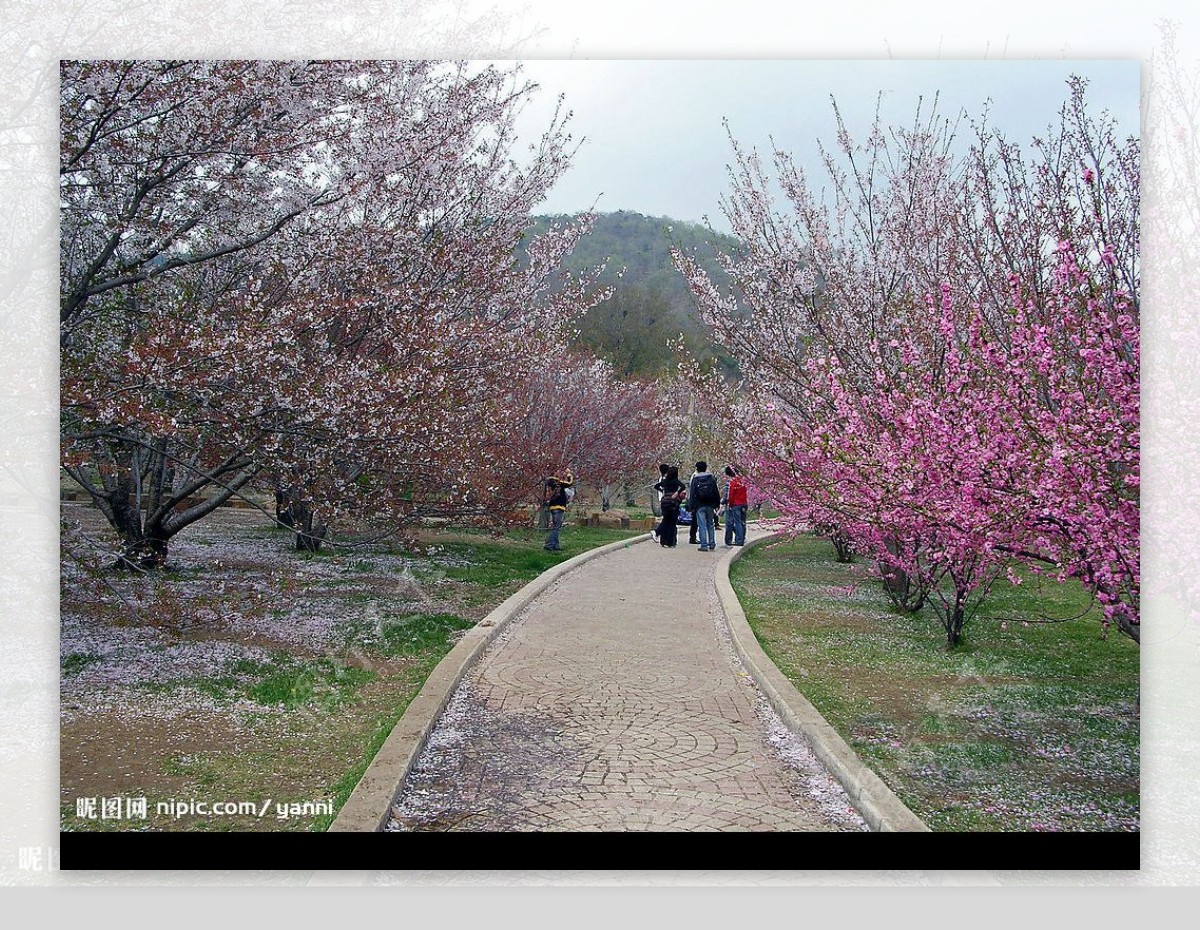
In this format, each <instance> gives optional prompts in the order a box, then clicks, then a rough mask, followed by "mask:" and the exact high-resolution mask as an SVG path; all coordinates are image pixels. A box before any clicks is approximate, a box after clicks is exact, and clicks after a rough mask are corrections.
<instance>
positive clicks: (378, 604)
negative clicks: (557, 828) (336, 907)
mask: <svg viewBox="0 0 1200 930" xmlns="http://www.w3.org/2000/svg"><path fill="white" fill-rule="evenodd" d="M105 534H106V529H105V525H104V523H103V519H102V518H101V517H100V516H99V515H98V513H97V512H96V511H94V510H92V509H91V508H89V507H85V506H82V505H77V504H67V505H64V531H63V541H64V558H63V563H62V593H61V611H60V612H61V617H62V634H61V673H60V674H61V679H60V681H61V684H60V696H61V736H60V756H61V763H60V771H61V815H62V816H61V825H62V829H64V830H139V829H141V830H323V829H326V828H327V827H328V826H329V824H330V823H331V822H332V820H333V817H334V816H335V815H336V812H337V811H338V809H340V807H341V805H342V804H343V803H344V802H345V800H346V798H347V797H349V795H350V792H351V791H352V790H353V788H354V786H355V784H356V783H357V782H358V779H359V778H360V777H361V775H362V773H363V771H364V770H365V769H366V766H367V764H368V763H369V762H370V760H371V759H372V758H373V757H374V755H375V753H376V752H377V751H378V749H379V747H380V746H381V745H382V744H383V741H384V740H385V739H386V737H387V735H388V733H390V732H391V730H392V728H393V727H394V726H395V724H396V721H397V720H399V719H400V717H401V715H402V714H403V713H404V709H405V708H406V707H407V706H408V704H409V702H410V701H411V700H412V699H413V697H414V696H415V695H416V694H417V692H418V691H419V690H420V688H421V686H422V685H423V684H424V682H425V679H426V678H427V677H428V676H429V673H430V672H431V671H432V670H433V668H434V667H435V666H436V665H437V663H438V662H439V661H441V659H442V657H443V656H445V654H446V653H447V652H449V651H450V649H451V648H452V647H453V645H454V643H455V642H457V641H458V639H459V637H461V635H462V634H463V632H464V631H465V630H467V629H469V628H470V627H471V626H473V625H474V624H475V623H477V622H478V621H479V620H480V619H482V618H483V617H484V616H486V614H487V613H488V612H489V611H490V610H491V609H492V608H493V607H495V606H496V605H497V604H499V603H500V602H501V601H503V600H504V599H505V598H507V597H508V595H509V594H511V593H512V592H513V591H515V590H516V589H517V588H519V587H520V586H521V585H523V584H525V583H526V582H527V581H529V580H530V579H532V578H534V577H536V576H537V575H538V574H539V573H541V572H542V571H544V570H545V569H547V568H549V567H551V566H552V565H555V564H557V563H558V562H561V561H563V560H565V559H567V558H570V557H571V556H573V555H577V554H579V553H581V552H583V551H585V550H587V549H590V548H594V547H595V546H598V545H602V544H604V543H607V542H612V541H615V540H619V539H624V538H629V537H632V536H636V535H639V534H638V532H633V531H622V530H609V529H600V528H593V527H576V526H572V525H570V524H569V523H568V525H567V526H566V527H565V528H564V529H563V533H562V545H563V551H561V552H547V551H545V550H544V549H543V548H542V544H543V543H544V541H545V534H544V533H541V532H538V531H536V530H532V529H518V530H513V531H511V532H509V533H506V534H505V535H504V536H503V537H493V536H490V535H488V534H486V533H474V532H455V531H447V530H437V531H424V532H422V534H421V538H420V540H419V543H418V544H417V545H416V546H412V547H408V548H401V547H399V546H397V545H395V544H389V543H376V544H372V545H369V546H364V547H361V548H355V549H349V550H347V549H341V550H339V549H329V550H328V551H326V552H322V553H320V554H317V555H303V554H299V553H296V552H295V551H294V550H293V548H292V536H291V535H290V533H288V532H287V531H284V530H279V529H276V528H274V527H272V526H271V525H270V524H269V522H267V521H266V520H265V518H264V517H263V515H261V514H259V513H256V512H254V511H252V510H250V511H235V510H224V509H222V510H221V511H218V512H217V513H216V514H214V515H213V516H212V517H210V518H207V519H206V520H204V521H201V522H200V523H198V524H196V525H194V526H192V527H189V528H188V529H187V530H184V531H183V532H182V533H181V534H180V535H179V537H178V538H177V539H176V540H175V541H174V542H173V543H172V547H171V551H170V558H169V565H168V570H166V571H163V572H160V573H158V574H156V575H152V576H146V577H139V576H131V575H125V574H115V575H114V574H110V573H104V572H97V571H93V570H89V569H88V568H87V566H86V563H87V561H88V560H89V557H88V555H87V553H88V550H89V546H90V545H91V544H93V543H95V542H98V541H102V540H104V539H105ZM142 798H144V799H145V804H146V814H145V816H144V817H143V816H140V815H135V816H133V817H131V816H129V811H128V805H129V803H130V800H131V799H132V800H133V801H134V802H135V803H136V802H140V799H142ZM114 801H115V802H119V804H120V808H119V809H118V807H117V806H116V804H115V803H114ZM178 801H183V802H191V801H195V802H198V803H197V805H190V804H186V803H185V804H183V805H180V804H177V803H176V804H172V803H171V802H178ZM93 802H94V807H93V806H92V803H93ZM106 802H107V804H106ZM217 802H220V803H222V804H224V803H228V802H234V803H235V804H248V803H253V804H254V806H255V810H254V811H253V812H251V811H249V810H248V809H247V810H244V811H238V812H236V813H229V812H222V813H215V812H213V811H212V810H211V805H213V804H214V803H217ZM318 803H320V804H323V805H326V807H327V808H328V809H325V808H323V807H318V806H317V805H318ZM199 804H207V805H209V806H210V807H209V810H208V811H207V812H206V811H204V810H202V809H200V807H199ZM306 804H307V805H308V806H307V807H305V806H304V805H306ZM160 805H161V806H160ZM279 805H282V807H280V806H279ZM227 810H228V809H227ZM105 814H107V816H105Z"/></svg>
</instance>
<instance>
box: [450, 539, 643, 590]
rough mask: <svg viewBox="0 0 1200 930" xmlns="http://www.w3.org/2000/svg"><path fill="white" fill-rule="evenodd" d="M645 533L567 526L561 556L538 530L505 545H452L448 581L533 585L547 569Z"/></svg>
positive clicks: (481, 542)
mask: <svg viewBox="0 0 1200 930" xmlns="http://www.w3.org/2000/svg"><path fill="white" fill-rule="evenodd" d="M642 532H643V531H639V530H613V529H603V528H601V527H594V526H571V525H569V524H568V525H567V526H565V527H563V529H562V532H561V534H560V536H559V543H560V545H561V546H562V551H560V552H549V551H547V550H546V549H544V548H542V547H543V546H544V544H545V541H546V533H545V531H540V530H535V529H517V530H513V531H511V532H510V533H509V534H508V535H507V536H506V537H504V539H503V541H490V540H482V539H481V540H479V541H474V540H471V541H462V542H451V543H447V544H445V545H444V547H443V548H444V550H445V552H446V553H447V554H448V555H450V556H451V558H452V561H451V563H450V564H449V565H447V567H446V569H445V572H446V576H447V577H448V578H452V579H455V580H457V581H465V582H468V583H469V584H472V585H480V586H482V587H484V588H496V587H499V586H501V585H509V584H511V583H512V582H514V581H522V582H524V581H532V580H533V579H534V578H536V577H537V576H538V575H540V574H541V573H542V572H544V571H546V569H548V568H553V567H554V566H555V565H557V564H559V563H560V562H565V561H566V560H567V559H569V558H572V557H573V556H576V555H579V554H581V553H583V552H586V551H588V550H589V549H595V548H596V547H597V546H602V545H605V544H606V543H611V542H617V541H618V540H621V539H632V538H635V537H637V536H640V535H642ZM460 563H461V564H460Z"/></svg>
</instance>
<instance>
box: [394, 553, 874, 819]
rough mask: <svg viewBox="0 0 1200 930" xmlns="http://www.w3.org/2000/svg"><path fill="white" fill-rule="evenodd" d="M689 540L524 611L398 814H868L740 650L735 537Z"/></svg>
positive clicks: (624, 557) (605, 568) (476, 677)
mask: <svg viewBox="0 0 1200 930" xmlns="http://www.w3.org/2000/svg"><path fill="white" fill-rule="evenodd" d="M568 532H569V530H568ZM683 539H684V542H683V543H681V544H680V546H679V547H678V548H676V549H674V550H669V549H663V548H661V547H659V546H657V545H654V544H652V543H641V544H638V545H633V546H630V547H628V548H625V549H620V550H618V551H616V552H614V553H611V554H608V555H605V556H602V557H600V558H597V559H594V560H592V561H590V562H588V563H587V564H585V565H583V566H581V567H580V568H578V569H576V570H574V571H572V572H570V573H569V574H567V575H566V576H564V577H563V578H562V579H561V580H560V581H559V582H558V583H557V584H555V585H554V586H553V587H551V588H550V589H548V590H547V591H545V592H544V593H543V594H542V595H541V596H539V597H538V598H537V599H536V600H535V601H534V602H533V603H532V604H531V605H530V606H529V607H528V608H527V609H526V610H525V612H524V613H523V614H522V615H521V616H519V617H517V618H515V619H514V620H513V622H512V623H511V624H510V626H509V627H508V628H507V629H506V630H505V631H504V632H503V633H502V634H501V636H500V637H499V638H498V639H497V640H496V641H495V642H494V643H492V645H491V646H490V647H489V648H488V649H487V651H486V652H485V653H484V655H483V656H482V657H481V659H480V661H479V662H478V663H477V664H476V666H475V667H474V668H473V669H471V670H470V671H469V672H468V674H467V676H466V677H465V678H464V679H463V682H462V684H461V685H460V686H459V688H458V690H457V691H456V693H455V695H454V697H453V698H452V700H451V702H450V704H449V706H448V707H447V709H446V712H445V714H444V715H443V717H442V719H441V720H440V721H439V722H438V724H437V725H436V727H435V728H434V731H433V732H432V734H431V736H430V739H429V742H428V744H427V746H426V748H425V751H424V752H423V753H422V755H421V757H420V758H419V760H418V762H417V764H416V766H415V768H414V770H413V772H412V773H411V774H410V776H409V778H408V780H407V782H406V783H405V787H404V790H403V791H402V792H401V794H400V796H399V798H398V800H397V802H396V804H395V806H394V807H393V811H392V817H391V820H390V822H389V823H388V825H387V829H388V830H864V829H866V827H865V825H864V823H863V821H862V819H861V818H860V817H859V815H858V814H857V813H856V812H855V811H853V809H852V808H851V807H850V803H849V800H848V799H847V797H846V795H845V793H844V792H843V790H842V788H841V786H840V785H839V784H838V783H837V782H836V781H835V780H834V779H833V778H832V777H831V776H830V775H829V774H828V773H827V772H825V770H824V769H823V768H822V767H821V765H820V763H819V762H818V761H817V760H816V759H815V758H814V757H813V755H812V754H811V752H810V751H809V750H808V748H807V745H806V744H805V743H804V742H803V740H802V739H800V738H799V737H796V736H794V735H793V734H791V733H790V732H789V731H787V730H786V729H785V728H784V727H783V725H782V724H781V723H780V721H779V719H778V717H777V716H776V715H775V714H774V712H773V711H772V710H771V709H770V708H769V706H768V705H767V704H766V702H765V700H764V699H763V698H762V696H761V694H760V693H759V691H758V690H757V688H756V686H755V685H754V683H753V681H752V680H751V679H750V677H749V675H748V674H747V673H746V672H745V670H744V669H743V668H742V666H741V664H740V662H739V661H738V659H737V658H736V656H735V655H734V653H733V650H732V646H731V644H730V642H729V637H728V633H727V631H726V629H725V620H724V617H723V614H722V612H721V610H720V607H719V604H718V601H717V596H716V589H715V586H714V583H713V576H714V565H715V563H716V562H717V561H718V560H719V559H720V558H721V554H722V553H723V552H726V551H728V550H724V549H721V548H720V547H718V549H717V551H716V552H712V553H700V552H698V551H697V549H696V547H695V546H688V545H686V536H685V537H683Z"/></svg>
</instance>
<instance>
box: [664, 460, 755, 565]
mask: <svg viewBox="0 0 1200 930" xmlns="http://www.w3.org/2000/svg"><path fill="white" fill-rule="evenodd" d="M658 471H659V475H660V476H661V478H660V480H659V482H658V483H657V484H656V485H654V490H655V491H657V492H658V494H659V504H660V506H661V508H662V522H661V523H659V525H658V526H656V527H655V528H654V530H653V531H652V533H651V535H652V536H653V537H654V539H656V540H657V541H658V544H659V545H660V546H665V547H666V548H668V549H673V548H674V547H675V545H676V542H677V540H678V535H679V517H680V511H681V510H682V509H684V508H686V509H687V511H688V512H689V513H690V514H691V519H692V531H691V533H690V534H689V535H690V538H689V540H688V541H689V543H693V544H695V543H698V544H699V546H700V551H701V552H713V551H714V550H715V549H716V548H717V539H716V524H717V511H718V509H719V508H721V509H723V510H724V514H725V545H726V546H742V545H745V543H746V481H745V479H744V478H742V476H741V475H740V474H738V471H737V469H736V468H734V467H733V466H732V465H726V466H725V477H726V479H727V480H726V482H725V486H724V488H722V487H721V486H720V484H718V482H717V478H716V476H715V475H714V474H712V473H711V472H710V471H709V470H708V463H707V462H697V463H696V471H695V472H694V473H693V474H692V477H691V478H690V479H689V480H688V483H687V484H684V483H683V482H682V481H681V480H680V479H679V467H678V466H677V465H666V464H663V465H659V466H658Z"/></svg>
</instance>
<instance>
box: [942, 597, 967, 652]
mask: <svg viewBox="0 0 1200 930" xmlns="http://www.w3.org/2000/svg"><path fill="white" fill-rule="evenodd" d="M966 621H967V617H966V607H965V605H964V604H963V596H962V594H961V592H955V595H954V606H953V607H952V608H951V609H950V612H949V613H948V614H947V616H946V647H947V648H948V649H953V648H955V647H956V646H957V645H958V644H959V643H961V642H962V631H963V626H964V625H965V624H966Z"/></svg>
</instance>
